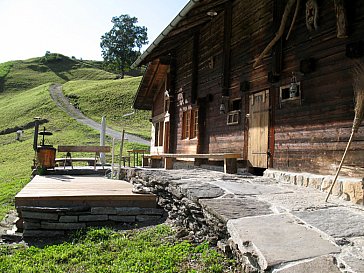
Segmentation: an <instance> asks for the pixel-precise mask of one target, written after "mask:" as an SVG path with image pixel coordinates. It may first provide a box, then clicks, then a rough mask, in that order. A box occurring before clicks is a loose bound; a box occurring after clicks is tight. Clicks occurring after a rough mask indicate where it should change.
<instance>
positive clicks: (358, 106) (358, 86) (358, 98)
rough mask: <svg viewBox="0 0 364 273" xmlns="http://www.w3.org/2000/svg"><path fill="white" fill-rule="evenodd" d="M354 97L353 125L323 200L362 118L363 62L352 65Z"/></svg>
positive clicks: (363, 98) (363, 107) (363, 109)
mask: <svg viewBox="0 0 364 273" xmlns="http://www.w3.org/2000/svg"><path fill="white" fill-rule="evenodd" d="M353 87H354V98H355V109H354V112H355V116H354V121H353V127H352V129H351V134H350V138H349V141H348V144H347V145H346V149H345V152H344V155H343V157H342V159H341V162H340V165H339V168H338V169H337V171H336V175H335V178H334V181H333V182H332V184H331V187H330V190H329V192H328V193H327V196H326V199H325V202H327V200H328V199H329V196H330V194H331V192H332V189H333V188H334V185H335V183H336V180H337V177H338V176H339V173H340V170H341V167H342V165H343V163H344V160H345V157H346V154H347V152H348V150H349V147H350V144H351V142H352V141H353V137H354V134H355V133H356V132H357V131H358V130H359V127H360V124H361V122H362V120H363V118H364V64H363V62H357V63H356V64H355V67H354V84H353Z"/></svg>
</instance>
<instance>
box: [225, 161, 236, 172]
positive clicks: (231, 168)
mask: <svg viewBox="0 0 364 273" xmlns="http://www.w3.org/2000/svg"><path fill="white" fill-rule="evenodd" d="M237 172H238V165H237V160H236V158H224V173H232V174H235V173H237Z"/></svg>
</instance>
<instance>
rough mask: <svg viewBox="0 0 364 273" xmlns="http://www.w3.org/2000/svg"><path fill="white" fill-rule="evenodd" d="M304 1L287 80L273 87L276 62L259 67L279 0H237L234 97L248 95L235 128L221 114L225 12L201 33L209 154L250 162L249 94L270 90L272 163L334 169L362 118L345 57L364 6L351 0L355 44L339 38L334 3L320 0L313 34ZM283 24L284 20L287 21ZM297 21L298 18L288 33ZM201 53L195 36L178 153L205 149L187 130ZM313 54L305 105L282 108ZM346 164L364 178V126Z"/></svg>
mask: <svg viewBox="0 0 364 273" xmlns="http://www.w3.org/2000/svg"><path fill="white" fill-rule="evenodd" d="M303 2H304V1H303ZM282 3H285V2H284V1H283V2H282ZM304 4H305V3H301V8H300V12H299V14H298V18H297V21H296V24H295V26H294V28H293V32H292V34H291V36H290V38H289V40H288V41H284V42H283V44H282V49H283V51H282V71H281V76H280V79H279V81H278V82H276V83H269V82H268V72H270V71H272V61H273V60H272V57H270V55H269V56H266V57H265V58H264V59H263V60H262V62H261V64H260V65H259V66H258V67H257V68H255V69H253V67H252V66H253V62H254V60H255V59H256V58H257V57H258V55H259V54H260V53H261V52H262V51H263V49H264V48H265V46H266V45H267V44H268V43H269V42H270V40H271V39H272V38H273V36H274V33H275V30H276V29H277V25H276V23H275V22H274V20H273V8H274V1H265V0H254V1H253V0H244V1H243V0H235V1H233V14H232V37H231V45H230V46H231V67H230V68H231V71H230V72H231V77H230V88H229V97H230V98H229V99H230V101H231V100H233V99H238V98H241V101H242V108H241V115H240V120H239V124H237V125H232V126H228V125H227V124H226V115H225V114H220V113H219V107H220V103H221V96H222V84H223V83H222V80H223V61H224V60H223V58H224V55H223V44H224V14H223V13H220V14H218V16H216V17H214V18H212V19H211V22H210V23H207V24H206V25H204V26H203V27H202V28H201V29H200V30H199V39H198V52H199V54H198V83H197V98H198V99H197V102H200V103H199V107H200V108H201V107H203V108H204V110H205V116H206V120H205V121H203V120H200V121H199V122H204V123H205V132H204V136H203V138H204V140H203V141H202V143H203V147H202V151H204V152H210V153H216V152H240V153H242V154H243V158H245V159H246V157H247V130H248V129H249V128H248V122H247V120H246V118H245V115H246V114H247V113H248V107H247V105H248V101H247V100H248V97H249V94H252V93H255V92H258V91H262V90H269V91H270V96H271V98H270V101H271V113H270V135H269V145H270V146H269V149H270V152H271V154H272V157H271V160H270V164H269V166H270V167H273V168H277V169H281V170H288V171H289V170H292V171H307V172H316V173H321V174H332V173H333V172H334V170H335V169H336V167H337V166H338V163H339V161H340V159H341V156H342V154H343V151H344V149H345V145H346V142H347V140H348V138H349V135H350V131H351V125H352V120H353V117H354V112H353V109H354V102H353V88H352V76H351V68H352V60H351V59H349V58H348V57H346V56H345V46H346V44H347V43H349V42H353V41H358V40H360V39H363V37H364V2H362V1H359V0H355V1H350V7H348V8H349V10H348V13H349V14H348V15H349V16H348V18H349V37H348V38H347V39H338V38H336V18H335V11H334V4H333V1H319V28H318V30H316V31H313V32H309V31H308V30H307V28H306V25H305V5H304ZM283 8H284V5H283ZM292 14H293V11H292ZM278 20H279V22H280V18H278ZM279 22H278V23H279ZM289 24H290V20H289V21H288V23H287V28H286V32H285V34H286V33H287V30H288V27H289ZM284 38H285V36H284ZM193 50H194V44H193V37H191V39H190V40H187V41H186V42H185V43H184V44H181V45H180V46H178V47H177V48H176V50H175V58H176V72H175V73H176V74H175V91H176V93H177V94H178V93H183V94H184V95H185V99H186V101H187V103H185V104H183V105H178V102H175V104H174V105H175V107H177V111H176V115H175V117H174V119H173V122H175V123H176V125H177V126H175V129H174V131H173V132H172V137H175V138H176V142H175V147H174V150H175V151H176V152H178V153H184V152H193V151H195V150H196V149H197V145H198V141H197V140H195V139H194V140H182V128H181V125H182V114H183V110H185V109H186V107H188V105H190V102H191V92H192V86H191V82H192V71H193V60H192V59H193ZM195 50H196V49H195ZM309 57H313V58H315V60H316V68H315V70H314V71H313V72H311V73H307V74H305V75H298V76H297V77H298V81H300V83H301V90H302V101H301V103H282V104H281V103H280V101H279V87H280V86H283V85H287V84H289V83H290V78H291V73H292V72H293V71H294V72H298V71H299V70H300V61H301V60H303V59H306V58H309ZM211 61H212V62H213V65H211ZM243 81H248V82H249V83H250V88H249V90H247V91H244V92H242V91H241V90H240V85H241V82H243ZM177 94H176V97H177ZM201 102H202V103H201ZM177 105H178V106H177ZM199 141H201V139H200V140H199ZM345 165H346V166H345V168H344V172H346V174H349V175H352V176H359V177H360V176H361V175H363V173H364V171H363V170H364V128H363V126H362V127H361V128H360V130H359V132H358V134H357V135H356V137H355V140H354V142H353V144H352V147H351V150H350V152H349V153H348V157H347V160H346V163H345ZM353 168H356V171H353ZM349 170H350V171H349Z"/></svg>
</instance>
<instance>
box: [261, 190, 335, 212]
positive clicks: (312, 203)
mask: <svg viewBox="0 0 364 273" xmlns="http://www.w3.org/2000/svg"><path fill="white" fill-rule="evenodd" d="M282 187H284V188H285V189H286V190H287V191H290V192H288V193H285V194H262V195H259V196H258V198H259V200H262V201H266V202H269V203H271V204H272V205H273V206H274V207H275V208H277V209H278V210H280V209H284V210H286V211H295V210H306V209H317V208H328V207H336V206H337V203H338V201H339V200H335V201H337V202H333V200H330V202H325V197H326V194H325V193H323V192H320V191H318V190H315V189H312V188H303V187H297V186H294V185H282Z"/></svg>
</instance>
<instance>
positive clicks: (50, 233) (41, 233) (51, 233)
mask: <svg viewBox="0 0 364 273" xmlns="http://www.w3.org/2000/svg"><path fill="white" fill-rule="evenodd" d="M64 234H65V233H64V231H63V230H42V229H39V230H34V229H26V230H24V233H23V237H37V238H38V237H59V236H64Z"/></svg>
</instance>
